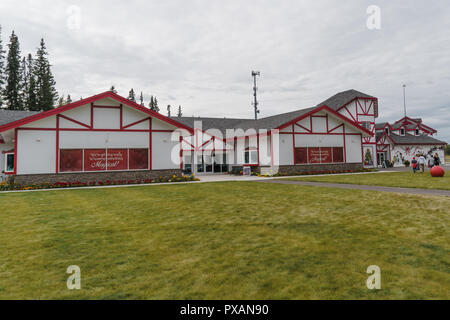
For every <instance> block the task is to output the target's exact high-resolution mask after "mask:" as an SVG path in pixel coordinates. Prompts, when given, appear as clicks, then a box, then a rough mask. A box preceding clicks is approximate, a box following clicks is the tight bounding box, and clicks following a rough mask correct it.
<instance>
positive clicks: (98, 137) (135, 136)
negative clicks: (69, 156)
mask: <svg viewBox="0 0 450 320" xmlns="http://www.w3.org/2000/svg"><path fill="white" fill-rule="evenodd" d="M148 145H149V136H148V132H124V131H118V132H106V131H101V132H98V131H97V132H92V131H60V132H59V147H60V149H72V148H75V149H78V148H91V149H92V148H148Z"/></svg>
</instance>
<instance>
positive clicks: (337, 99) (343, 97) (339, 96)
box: [317, 89, 378, 118]
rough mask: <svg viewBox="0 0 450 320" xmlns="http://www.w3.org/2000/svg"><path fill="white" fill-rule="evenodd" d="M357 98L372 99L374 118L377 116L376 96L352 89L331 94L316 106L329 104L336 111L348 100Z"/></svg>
mask: <svg viewBox="0 0 450 320" xmlns="http://www.w3.org/2000/svg"><path fill="white" fill-rule="evenodd" d="M357 98H362V99H371V100H374V114H375V118H377V117H378V99H377V98H376V97H373V96H370V95H368V94H365V93H362V92H360V91H357V90H354V89H350V90H346V91H342V92H339V93H336V94H335V95H334V96H331V97H330V98H328V99H327V100H325V101H323V102H321V103H319V104H318V105H317V106H322V105H326V106H329V107H330V108H331V109H333V110H335V111H338V110H339V109H340V108H342V107H343V106H344V105H346V104H348V103H349V102H351V101H353V100H355V99H357Z"/></svg>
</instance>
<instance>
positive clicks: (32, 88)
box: [24, 53, 38, 110]
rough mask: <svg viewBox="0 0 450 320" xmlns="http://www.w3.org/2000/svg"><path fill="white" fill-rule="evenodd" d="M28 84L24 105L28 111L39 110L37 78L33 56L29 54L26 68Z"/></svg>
mask: <svg viewBox="0 0 450 320" xmlns="http://www.w3.org/2000/svg"><path fill="white" fill-rule="evenodd" d="M26 69H27V71H26V82H27V84H28V88H27V92H26V95H25V102H24V105H25V107H26V108H27V109H28V110H38V104H37V96H36V78H35V76H34V71H33V70H34V62H33V56H32V55H31V54H30V53H29V54H28V57H27V66H26Z"/></svg>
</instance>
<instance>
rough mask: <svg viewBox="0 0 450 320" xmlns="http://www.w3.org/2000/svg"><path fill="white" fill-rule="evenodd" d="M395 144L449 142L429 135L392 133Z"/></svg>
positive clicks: (440, 143)
mask: <svg viewBox="0 0 450 320" xmlns="http://www.w3.org/2000/svg"><path fill="white" fill-rule="evenodd" d="M389 137H390V138H391V139H392V141H394V143H395V144H439V145H443V144H447V142H444V141H441V140H438V139H435V138H433V137H430V136H427V135H420V136H413V135H411V134H406V135H404V136H399V135H397V134H391V135H390V136H389Z"/></svg>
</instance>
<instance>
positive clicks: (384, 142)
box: [376, 117, 447, 166]
mask: <svg viewBox="0 0 450 320" xmlns="http://www.w3.org/2000/svg"><path fill="white" fill-rule="evenodd" d="M436 134H437V130H435V129H433V128H431V127H429V126H427V125H425V124H424V123H423V121H422V119H420V118H410V117H403V118H402V119H400V120H398V121H396V122H394V123H393V124H390V123H388V122H383V123H377V124H376V139H377V160H378V161H377V162H378V164H379V165H380V164H383V163H384V162H385V160H388V161H393V162H394V166H403V165H404V161H406V160H408V161H409V162H411V160H412V158H413V157H416V156H417V155H419V154H424V155H425V156H426V155H428V154H432V155H434V154H435V153H437V154H438V155H439V158H440V159H441V161H442V163H445V157H444V149H445V146H446V145H447V143H446V142H444V141H441V140H438V139H436V138H435V137H434V136H435V135H436Z"/></svg>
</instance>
